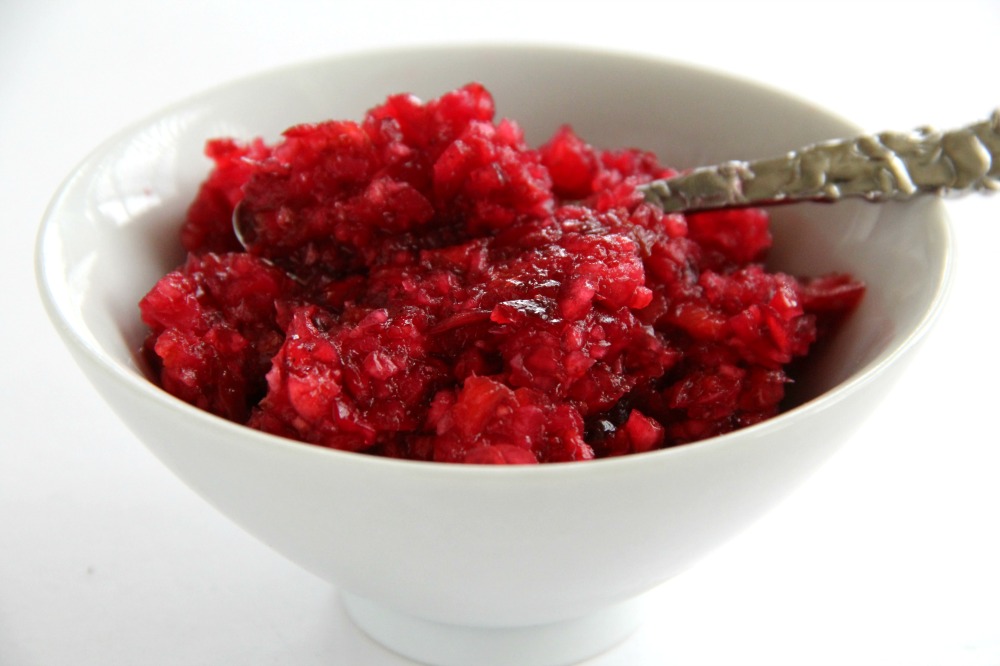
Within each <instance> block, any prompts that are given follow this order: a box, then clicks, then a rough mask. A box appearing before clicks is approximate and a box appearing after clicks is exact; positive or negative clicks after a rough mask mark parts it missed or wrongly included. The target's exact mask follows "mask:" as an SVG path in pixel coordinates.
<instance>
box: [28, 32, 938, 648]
mask: <svg viewBox="0 0 1000 666" xmlns="http://www.w3.org/2000/svg"><path fill="white" fill-rule="evenodd" d="M469 81H480V82H482V83H484V84H486V86H487V87H488V88H489V89H490V90H491V91H492V92H493V94H494V96H495V98H496V100H497V105H498V115H500V116H506V117H511V118H514V119H517V120H518V121H519V122H520V123H521V125H522V126H523V127H524V128H525V130H526V134H527V138H528V140H529V142H532V143H534V144H537V143H539V142H541V141H543V140H545V139H547V138H548V136H549V135H550V134H551V133H552V132H553V131H554V130H555V129H556V128H557V127H558V126H559V125H561V124H563V123H566V122H569V123H571V124H572V125H573V126H574V128H575V129H576V130H577V132H578V133H579V134H580V135H581V136H583V137H584V138H586V139H587V140H588V141H590V142H591V143H593V144H595V145H599V146H604V147H625V146H638V147H644V148H647V149H650V150H653V151H655V152H656V153H657V154H658V155H659V157H660V158H661V160H662V161H663V162H664V163H666V164H670V165H673V166H676V167H689V166H695V165H698V164H705V163H712V162H714V161H718V160H723V159H743V158H750V157H761V156H769V155H774V154H779V153H781V152H784V151H785V150H788V149H791V148H794V147H797V146H800V145H802V144H806V143H809V142H813V141H817V140H822V139H828V138H835V137H842V136H849V135H851V134H855V133H857V131H858V130H857V128H856V127H854V126H852V125H850V124H849V123H846V122H844V121H843V120H840V119H838V118H837V117H834V116H833V115H831V114H830V113H827V112H825V111H823V110H822V109H819V108H816V107H814V106H812V105H810V104H808V103H805V102H802V101H799V100H797V99H794V98H792V97H790V96H788V95H785V94H782V93H780V92H776V91H774V90H770V89H767V88H765V87H762V86H759V85H756V84H754V83H750V82H747V81H743V80H739V79H735V78H732V77H729V76H725V75H722V74H718V73H713V72H709V71H704V70H702V69H697V68H694V67H690V66H686V65H682V64H677V63H671V62H664V61H660V60H654V59H649V58H644V57H637V56H631V55H623V54H614V53H603V52H595V51H592V50H581V49H573V48H548V47H534V46H509V47H505V46H496V47H493V46H480V47H471V46H467V47H460V46H455V47H443V48H437V47H435V48H430V47H428V48H412V49H400V50H386V51H379V52H369V53H361V54H355V55H347V56H342V57H336V58H332V59H329V60H323V61H318V62H311V63H307V64H302V65H299V66H293V67H288V68H285V69H281V70H278V71H272V72H267V73H264V74H261V75H259V76H254V77H252V78H249V79H246V80H242V81H239V82H236V83H233V84H230V85H226V86H223V87H220V88H217V89H214V90H211V91H209V92H206V93H204V94H201V95H198V96H196V97H193V98H191V99H188V100H187V101H184V102H181V103H179V104H177V105H175V106H173V107H171V108H168V109H166V110H164V111H163V112H161V113H158V114H156V115H154V116H153V117H151V118H148V119H147V120H145V121H142V122H140V123H138V124H136V125H135V126H133V127H131V128H129V129H127V130H125V131H123V132H122V133H120V134H118V135H117V136H115V137H114V138H112V139H110V140H109V141H108V142H107V143H105V144H104V145H103V146H101V147H100V148H99V149H97V150H96V152H94V153H93V154H92V155H91V156H90V157H89V158H87V159H86V160H85V161H84V162H83V163H82V164H81V165H80V166H79V168H78V169H76V170H75V171H74V172H73V173H72V174H71V175H70V177H69V178H68V180H67V181H66V182H65V184H64V185H63V187H62V189H61V190H60V191H59V192H58V193H57V195H56V196H55V198H54V201H53V202H52V204H51V207H50V209H49V210H48V212H47V213H46V215H45V219H44V222H43V224H42V227H41V230H40V234H39V238H38V245H37V274H38V280H39V284H40V289H41V294H42V296H43V299H44V301H45V305H46V307H47V310H48V313H49V314H50V316H51V318H52V320H53V322H54V323H55V325H56V327H57V328H58V330H59V332H60V334H61V335H62V337H63V339H64V340H65V342H66V344H67V345H68V347H69V349H70V350H71V352H72V354H73V355H74V357H75V359H76V361H78V363H79V365H80V367H81V368H82V369H83V371H84V372H85V373H86V375H87V376H88V377H89V378H90V380H91V381H92V382H93V385H94V386H95V387H96V389H97V390H98V391H99V392H100V393H101V395H103V397H104V398H105V399H106V400H107V402H108V404H109V405H110V406H111V408H112V409H114V410H115V411H116V412H117V413H118V414H119V415H120V417H121V418H122V420H123V421H124V422H125V423H127V424H128V426H129V427H130V428H131V430H132V431H133V432H134V433H135V435H136V436H137V438H138V439H139V440H141V441H142V442H143V443H144V444H145V445H146V446H148V447H149V448H150V449H151V450H152V451H153V453H154V454H155V455H156V456H157V457H158V458H159V459H160V460H162V461H163V463H164V464H165V465H166V466H167V467H169V468H170V469H171V470H172V471H173V472H174V473H175V474H176V475H177V476H178V477H180V478H181V479H182V480H183V481H184V482H186V483H187V484H188V485H189V486H190V487H191V488H192V489H193V490H194V491H195V492H197V493H198V494H200V495H201V496H202V497H204V498H205V499H206V500H207V501H208V503H210V504H211V505H212V506H214V507H215V508H216V509H218V510H219V511H221V512H222V513H224V514H225V515H226V516H228V517H229V518H231V519H232V520H233V521H235V522H236V523H237V524H239V525H240V526H242V527H243V528H244V529H246V530H247V531H248V532H250V533H251V534H253V535H255V536H256V537H258V538H259V539H260V540H261V541H263V542H264V543H266V544H268V545H269V546H271V547H272V548H273V549H274V550H276V551H278V552H279V553H281V554H283V555H284V556H286V557H288V558H289V559H291V560H293V561H294V562H297V563H298V564H300V565H301V566H302V567H304V568H306V569H307V570H309V571H311V572H314V573H315V574H317V575H319V576H321V577H322V578H325V579H327V580H329V581H330V582H331V583H333V584H334V585H335V586H336V587H337V588H338V589H339V590H340V591H341V592H342V594H343V599H344V602H345V605H346V608H347V610H348V611H349V613H350V615H351V616H352V617H353V619H354V620H355V621H356V622H357V623H358V625H359V626H360V627H361V628H362V629H363V630H364V631H366V632H368V633H369V634H370V635H371V636H373V637H374V638H375V639H377V640H378V641H381V642H382V643H383V644H385V645H386V646H388V647H389V648H391V649H393V650H395V651H397V652H400V653H402V654H404V655H407V656H410V657H412V658H415V659H417V660H419V661H425V662H431V663H439V664H468V663H477V664H487V665H488V664H510V663H516V664H520V666H531V665H532V664H557V663H567V662H572V661H574V660H578V659H582V658H585V657H587V656H589V655H591V654H594V653H597V652H599V651H601V650H604V649H606V648H607V647H609V646H610V645H612V644H614V643H616V642H617V641H620V640H621V639H623V638H624V637H625V636H627V635H628V633H629V632H630V631H631V630H632V629H633V628H634V627H635V626H636V623H637V622H638V620H639V615H638V613H637V610H636V609H637V607H638V601H637V600H638V599H639V598H640V597H641V595H642V594H643V593H644V592H646V591H648V590H650V589H651V588H653V587H655V586H656V585H658V584H660V583H662V582H663V581H665V580H667V579H669V578H670V577H671V576H674V575H675V574H677V573H678V572H681V571H683V570H684V569H686V568H687V567H689V566H690V565H691V564H692V563H694V562H696V561H697V560H698V559H699V558H700V557H702V556H703V555H705V554H706V553H707V552H708V551H710V550H712V549H714V548H717V547H719V546H720V545H721V544H723V543H725V542H726V541H727V540H728V539H730V538H731V537H733V536H734V535H735V534H737V533H738V532H740V531H741V530H742V529H744V528H746V527H747V526H748V525H749V524H751V523H752V522H753V521H754V520H755V519H757V518H758V517H760V516H761V515H762V514H763V513H764V512H766V511H767V510H768V509H769V508H771V507H773V506H774V505H775V504H776V503H778V502H780V501H781V500H782V499H783V498H784V497H786V496H787V495H788V494H789V493H790V492H791V491H792V490H793V489H794V488H795V487H796V486H798V485H799V484H801V483H802V482H803V481H804V480H805V479H806V478H807V477H808V475H809V474H810V472H812V471H813V470H815V469H816V468H817V466H819V465H820V464H821V463H822V462H823V461H824V460H825V459H826V458H827V457H828V456H830V455H831V453H833V452H834V450H835V449H836V448H837V446H838V445H840V444H841V443H842V442H844V440H845V439H846V438H848V437H849V436H850V435H851V433H852V432H853V431H854V430H855V428H858V427H859V426H861V424H862V423H863V422H864V420H865V417H866V415H867V414H868V413H869V412H870V411H871V410H872V409H874V408H875V406H876V405H877V403H878V400H879V398H880V397H881V396H882V395H883V394H885V392H886V391H888V390H889V388H890V387H891V385H892V382H893V380H895V379H896V378H897V377H898V376H899V374H900V372H901V370H902V369H903V367H904V365H905V361H906V360H907V359H908V358H909V357H910V356H911V355H912V354H913V352H914V350H915V349H916V347H917V343H918V341H919V340H920V339H921V338H922V336H923V335H924V334H925V333H926V331H927V330H928V327H929V326H930V324H931V322H932V320H933V319H934V317H935V315H937V313H938V311H939V309H940V306H941V302H942V298H943V295H944V293H945V291H946V284H947V281H948V274H949V266H950V262H951V254H952V245H951V242H950V236H949V230H948V222H947V220H946V218H945V214H944V212H943V207H942V206H941V205H940V203H939V202H937V201H935V200H933V199H925V200H922V201H915V202H912V203H906V204H881V205H874V204H868V203H864V202H845V203H840V204H836V205H821V204H805V205H796V206H788V207H784V208H780V209H775V211H774V233H775V238H776V243H775V249H774V251H773V254H772V262H771V263H772V266H773V267H774V268H777V269H781V270H785V271H788V272H792V273H796V274H803V275H817V274H821V273H824V272H827V271H849V272H851V273H853V274H855V275H856V276H858V277H860V278H861V279H863V280H864V281H866V282H867V284H868V293H867V296H866V298H865V300H864V302H863V304H862V306H861V308H860V309H859V310H858V311H857V312H856V313H855V315H854V316H853V318H852V319H851V320H850V322H849V323H848V325H847V326H846V327H845V328H844V329H843V330H841V331H840V333H839V335H838V336H837V337H836V339H835V340H834V341H833V343H832V344H831V345H829V346H827V347H826V348H825V349H824V350H823V353H822V355H821V356H820V357H819V358H817V359H816V360H815V363H814V364H813V367H812V368H811V369H810V371H809V378H808V381H806V382H803V383H802V384H801V385H800V386H799V391H800V393H799V394H798V397H797V401H798V403H799V404H797V406H795V407H793V408H792V409H790V410H789V411H787V412H786V413H784V414H783V415H781V416H779V417H777V418H775V419H773V420H770V421H767V422H765V423H761V424H759V425H756V426H753V427H750V428H747V429H745V430H742V431H739V432H735V433H732V434H728V435H725V436H722V437H717V438H714V439H710V440H706V441H702V442H699V443H695V444H691V445H686V446H680V447H676V448H673V449H668V450H662V451H656V452H652V453H647V454H641V455H636V456H631V457H623V458H617V459H609V460H600V461H591V462H583V463H569V464H554V465H549V466H544V465H542V466H530V467H525V466H514V467H493V466H453V465H444V464H435V463H421V462H412V461H400V460H387V459H380V458H375V457H369V456H366V455H360V454H352V453H344V452H339V451H332V450H327V449H322V448H318V447H313V446H308V445H304V444H300V443H296V442H292V441H288V440H283V439H279V438H277V437H274V436H270V435H267V434H263V433H260V432H256V431H253V430H250V429H248V428H244V427H241V426H238V425H234V424H232V423H229V422H227V421H224V420H222V419H219V418H216V417H214V416H211V415H209V414H207V413H204V412H201V411H199V410H197V409H195V408H193V407H191V406H189V405H187V404H185V403H183V402H180V401H179V400H176V399H174V398H173V397H171V396H169V395H167V394H166V393H165V392H163V391H161V390H160V389H159V388H157V387H156V386H155V385H154V384H153V383H151V382H150V381H149V380H148V379H147V378H146V376H145V375H144V374H143V370H142V365H141V361H140V358H139V356H138V354H137V350H138V349H139V347H140V344H141V342H142V339H143V337H144V335H145V330H144V327H143V325H142V323H141V322H140V320H139V315H138V310H137V306H136V304H137V302H138V301H139V299H140V298H141V297H142V295H143V294H145V293H146V291H147V290H148V289H149V288H150V287H151V286H152V285H153V284H154V282H155V281H156V280H157V279H158V278H159V277H160V276H161V275H163V274H164V273H166V272H167V271H168V270H170V269H172V268H173V267H174V266H175V265H177V264H178V263H179V262H180V261H181V259H182V254H181V250H180V248H179V245H178V241H177V230H178V225H179V222H180V220H181V218H182V216H183V214H184V212H185V209H186V207H187V205H188V203H189V202H190V201H191V199H192V197H193V196H194V193H195V190H196V188H197V186H198V184H199V182H200V181H201V180H202V179H203V178H204V177H205V175H206V174H207V172H208V168H209V163H208V162H207V160H206V159H205V158H204V157H203V154H202V149H203V144H204V142H205V140H206V139H208V138H210V137H215V136H220V135H228V136H237V137H245V138H250V137H253V136H258V135H262V136H264V137H265V138H267V139H269V140H274V139H276V138H277V136H278V134H279V132H280V131H281V130H283V129H284V128H286V127H287V126H290V125H292V124H296V123H300V122H304V121H319V120H323V119H327V118H351V119H359V118H360V117H361V115H362V114H363V112H364V111H365V110H366V109H368V108H369V107H371V106H374V105H375V104H378V103H380V102H381V101H382V100H383V99H384V98H385V97H386V96H387V95H389V94H391V93H396V92H402V91H408V92H412V93H415V94H417V95H419V96H421V97H424V98H425V99H429V98H432V97H436V96H437V95H439V94H441V93H443V92H445V91H447V90H450V89H453V88H456V87H458V86H460V85H462V84H464V83H466V82H469ZM247 584H248V585H250V584H252V581H247Z"/></svg>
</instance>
